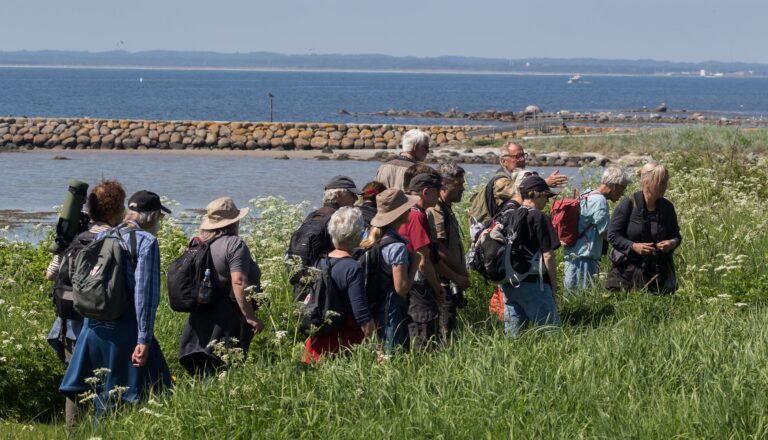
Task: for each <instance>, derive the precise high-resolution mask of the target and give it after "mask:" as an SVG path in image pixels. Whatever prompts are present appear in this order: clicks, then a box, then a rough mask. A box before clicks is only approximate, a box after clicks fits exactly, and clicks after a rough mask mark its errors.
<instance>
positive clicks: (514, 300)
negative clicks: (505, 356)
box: [501, 283, 560, 337]
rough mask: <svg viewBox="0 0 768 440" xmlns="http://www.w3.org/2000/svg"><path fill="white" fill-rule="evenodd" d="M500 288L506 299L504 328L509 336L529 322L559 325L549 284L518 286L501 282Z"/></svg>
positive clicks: (515, 335) (515, 334)
mask: <svg viewBox="0 0 768 440" xmlns="http://www.w3.org/2000/svg"><path fill="white" fill-rule="evenodd" d="M501 290H502V291H504V298H505V300H506V304H505V306H504V330H505V331H506V333H507V334H508V335H509V336H512V337H517V336H518V335H519V334H520V332H521V331H522V330H523V329H525V328H526V327H528V325H530V324H534V325H554V326H560V316H559V315H558V314H557V309H556V308H555V299H554V298H553V297H552V287H551V286H550V285H549V284H547V283H544V284H543V285H540V284H539V283H520V286H518V287H512V286H511V285H509V284H502V286H501Z"/></svg>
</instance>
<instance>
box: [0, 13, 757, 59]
mask: <svg viewBox="0 0 768 440" xmlns="http://www.w3.org/2000/svg"><path fill="white" fill-rule="evenodd" d="M3 3H4V5H3V7H2V9H3V15H4V17H5V18H6V20H5V21H4V31H5V32H4V35H5V36H6V37H5V38H3V39H2V40H0V51H19V50H30V51H34V50H77V51H89V52H102V51H109V50H114V49H120V50H127V51H130V52H142V51H149V50H173V51H212V52H218V53H227V54H232V53H249V52H274V53H282V54H296V55H301V54H312V53H317V54H384V55H390V56H396V57H403V56H413V57H419V58H424V57H430V58H431V57H438V56H467V57H481V58H500V59H527V58H561V59H573V58H592V59H605V60H664V61H672V62H696V63H698V62H706V61H720V62H726V63H732V62H744V63H768V52H766V51H765V50H762V47H761V46H762V42H763V41H766V40H768V27H766V26H764V24H763V23H762V21H763V17H765V16H766V15H767V14H768V3H766V2H760V1H758V0H732V1H730V2H723V1H720V0H697V1H694V0H677V1H674V2H669V1H663V0H647V1H645V2H642V3H627V2H617V1H610V0H581V1H578V2H575V1H566V0H550V1H548V2H530V3H525V4H518V3H517V2H515V3H513V2H505V1H503V0H478V1H475V2H472V4H471V6H467V5H466V4H464V3H459V2H444V1H442V2H438V1H436V0H422V1H420V2H413V1H405V0H391V1H390V2H388V3H387V5H386V7H382V5H381V4H378V3H368V2H356V1H352V0H333V1H331V2H313V1H310V0H284V1H281V2H258V3H256V2H248V1H245V0H222V1H221V2H219V3H217V4H216V5H215V6H212V4H211V3H210V2H208V1H203V0H186V1H181V0H166V1H163V2H159V3H158V2H152V1H150V0H135V1H134V2H132V3H130V4H117V3H115V4H112V3H105V2H101V1H97V0H76V1H75V3H74V4H73V3H63V2H60V1H58V0H38V1H36V2H29V1H28V0H5V1H4V2H3Z"/></svg>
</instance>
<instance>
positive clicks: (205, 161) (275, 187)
mask: <svg viewBox="0 0 768 440" xmlns="http://www.w3.org/2000/svg"><path fill="white" fill-rule="evenodd" d="M57 154H61V152H47V151H40V152H38V151H35V152H27V153H4V154H0V176H2V181H3V183H4V186H5V190H4V191H0V212H2V211H5V210H12V209H17V210H21V211H25V212H31V211H49V212H50V211H52V208H53V206H55V205H60V204H61V203H62V202H63V199H64V196H65V195H66V191H67V182H68V181H69V180H70V179H78V180H81V181H84V182H87V183H88V184H90V185H94V184H95V183H96V182H98V181H99V180H102V179H117V180H119V181H120V182H121V183H122V184H123V186H124V187H125V190H126V192H127V193H128V194H131V193H133V192H135V191H138V190H142V189H147V190H150V191H154V192H156V193H158V194H160V195H161V196H165V197H168V198H170V199H172V200H175V201H176V202H178V203H179V204H180V208H181V209H199V208H204V207H205V205H206V204H207V203H208V202H209V201H211V200H213V199H215V198H217V197H221V196H224V195H228V196H231V197H232V198H233V199H234V200H235V202H236V203H237V204H238V205H239V206H244V205H246V204H247V203H248V201H249V200H250V199H253V198H256V197H264V196H282V197H285V199H286V200H288V201H289V202H291V203H299V202H302V201H309V202H310V203H311V204H312V205H315V206H316V205H319V204H321V201H322V200H321V199H322V192H323V187H324V185H325V183H326V182H327V181H328V180H329V179H330V178H331V177H332V176H334V175H338V174H344V175H347V176H349V177H351V178H352V179H353V180H354V181H355V182H356V183H357V185H358V187H362V185H364V184H365V183H366V182H368V181H370V180H373V178H374V177H375V175H376V170H377V169H378V167H379V165H380V163H378V162H362V161H338V162H336V161H317V160H303V159H291V160H275V159H271V158H262V157H250V156H238V155H226V154H224V155H205V156H202V155H185V154H183V153H179V154H156V153H142V152H126V153H100V152H69V151H68V152H66V157H68V158H70V159H71V160H53V157H54V156H56V155H57ZM463 167H464V168H465V169H466V170H467V172H468V173H470V175H469V177H468V179H467V180H468V183H469V186H471V185H473V184H475V183H476V182H477V181H478V179H479V178H480V176H482V175H484V174H490V173H492V172H493V171H495V170H496V168H497V167H496V166H493V165H463ZM531 169H533V170H538V171H540V172H542V173H549V172H551V171H552V170H554V168H549V167H543V168H531ZM560 172H561V173H563V174H566V175H568V176H574V177H578V169H576V168H562V169H561V170H560ZM1 216H2V214H0V217H1ZM6 216H7V213H6Z"/></svg>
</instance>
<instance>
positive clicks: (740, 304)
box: [734, 302, 749, 308]
mask: <svg viewBox="0 0 768 440" xmlns="http://www.w3.org/2000/svg"><path fill="white" fill-rule="evenodd" d="M748 305H749V304H747V303H745V302H737V303H735V304H734V306H736V307H738V308H742V307H747V306H748Z"/></svg>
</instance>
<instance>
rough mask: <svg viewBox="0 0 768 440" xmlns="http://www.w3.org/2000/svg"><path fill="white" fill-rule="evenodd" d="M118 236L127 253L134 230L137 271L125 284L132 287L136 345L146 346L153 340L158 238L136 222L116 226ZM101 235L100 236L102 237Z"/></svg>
mask: <svg viewBox="0 0 768 440" xmlns="http://www.w3.org/2000/svg"><path fill="white" fill-rule="evenodd" d="M119 228H120V236H121V238H122V240H123V245H124V246H125V249H126V250H130V231H131V230H134V231H136V269H135V270H134V271H133V276H131V275H130V271H129V275H128V284H129V285H132V286H133V296H134V307H135V311H136V323H137V326H138V336H137V339H136V343H137V344H149V343H150V342H152V339H153V338H154V328H155V314H156V312H157V306H158V305H159V304H160V245H159V244H158V243H157V238H155V236H154V235H152V234H150V233H149V232H147V231H145V230H143V229H141V227H139V225H138V223H136V222H134V221H131V220H129V221H127V222H126V223H123V224H121V225H120V226H119ZM103 235H104V234H103V233H102V234H99V236H98V237H97V239H98V238H101V237H102V236H103Z"/></svg>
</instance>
